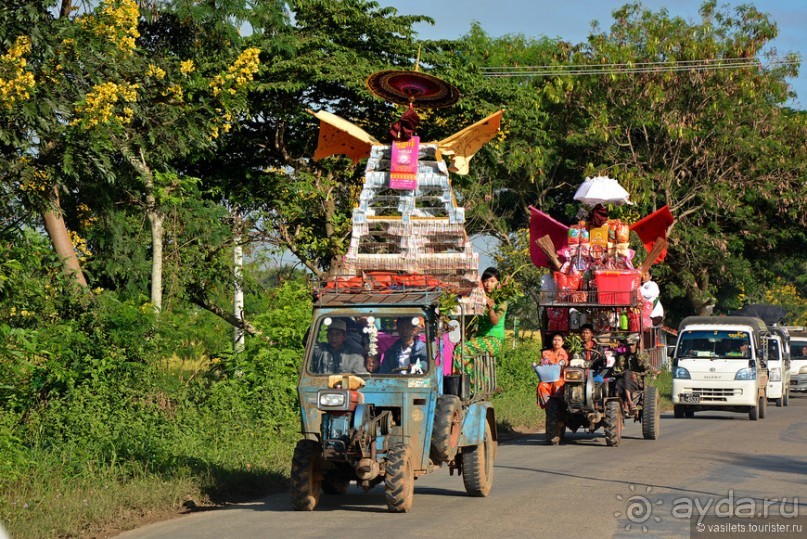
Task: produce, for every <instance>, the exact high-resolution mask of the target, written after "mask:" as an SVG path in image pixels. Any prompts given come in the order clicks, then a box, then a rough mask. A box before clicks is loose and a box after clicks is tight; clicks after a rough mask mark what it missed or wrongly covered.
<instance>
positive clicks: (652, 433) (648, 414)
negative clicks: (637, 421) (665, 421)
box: [642, 386, 661, 440]
mask: <svg viewBox="0 0 807 539" xmlns="http://www.w3.org/2000/svg"><path fill="white" fill-rule="evenodd" d="M659 408H660V407H659V397H658V389H657V388H655V387H653V386H650V387H648V388H647V389H645V391H644V403H643V404H642V436H644V439H645V440H657V439H658V437H659V431H660V428H661V411H660V409H659Z"/></svg>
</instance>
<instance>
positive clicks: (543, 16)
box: [376, 0, 807, 109]
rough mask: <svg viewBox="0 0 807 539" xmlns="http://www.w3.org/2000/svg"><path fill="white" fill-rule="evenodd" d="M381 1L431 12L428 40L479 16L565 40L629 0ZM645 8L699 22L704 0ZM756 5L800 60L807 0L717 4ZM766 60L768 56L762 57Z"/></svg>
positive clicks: (513, 29) (579, 38) (499, 29)
mask: <svg viewBox="0 0 807 539" xmlns="http://www.w3.org/2000/svg"><path fill="white" fill-rule="evenodd" d="M376 1H377V2H378V3H379V4H380V5H382V6H393V7H395V8H396V9H397V10H398V12H399V13H400V14H417V15H428V16H429V17H431V18H432V19H434V20H435V25H434V26H430V25H427V24H421V25H417V26H416V27H415V29H416V30H417V31H418V33H419V35H420V37H421V38H424V39H441V38H443V39H456V38H458V37H460V36H462V35H463V34H465V33H467V32H468V30H469V29H470V27H471V23H472V21H478V22H479V24H480V25H481V27H482V29H483V30H484V31H485V32H487V33H488V34H489V35H491V36H494V37H499V36H502V35H505V34H524V35H525V36H528V37H536V38H539V37H543V36H548V37H560V38H562V39H564V40H566V41H571V42H575V43H578V42H583V41H585V40H586V37H587V36H588V34H589V32H590V30H591V23H592V21H598V22H599V23H600V28H601V29H603V30H605V29H608V28H609V27H610V26H611V23H612V21H613V18H612V17H611V12H612V11H613V10H614V9H617V8H619V7H621V6H623V5H624V4H626V3H628V0H619V1H617V0H561V1H554V2H547V1H545V0H544V1H542V0H397V1H396V0H376ZM642 3H643V4H644V6H645V7H647V8H649V9H652V10H654V11H658V10H659V9H662V8H666V9H667V11H668V12H669V13H670V15H672V16H679V17H682V18H684V19H685V20H692V21H697V20H698V19H699V18H700V17H699V15H698V9H699V8H700V6H701V4H702V3H703V2H702V1H701V0H644V1H643V2H642ZM741 4H752V5H754V6H756V8H757V9H759V10H760V11H764V12H766V13H768V14H770V15H771V16H772V18H773V20H774V22H776V24H777V26H778V27H779V36H778V37H777V38H776V39H775V40H774V42H773V44H772V45H773V46H774V47H775V48H776V49H777V51H778V52H779V54H780V55H781V54H783V53H786V52H795V53H798V54H799V55H800V56H801V58H802V62H804V60H805V56H807V0H756V1H754V0H746V1H738V0H731V1H723V0H718V5H730V6H738V5H741ZM763 61H764V59H763ZM800 71H801V76H800V77H799V78H798V79H794V80H791V81H789V82H790V83H791V84H792V85H793V89H794V90H795V91H796V93H797V94H798V97H797V98H796V100H795V101H794V102H791V103H790V105H792V106H793V107H795V108H799V109H805V108H807V65H804V63H803V64H802V66H801V69H800Z"/></svg>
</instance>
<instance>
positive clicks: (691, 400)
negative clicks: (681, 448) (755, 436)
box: [672, 316, 768, 420]
mask: <svg viewBox="0 0 807 539" xmlns="http://www.w3.org/2000/svg"><path fill="white" fill-rule="evenodd" d="M767 337H768V328H767V326H766V325H765V322H763V321H762V320H761V319H759V318H754V317H749V316H690V317H687V318H685V319H684V320H683V321H682V322H681V325H680V326H679V329H678V342H677V344H676V347H675V352H674V357H673V368H672V371H673V381H672V401H673V411H674V415H675V417H676V418H682V417H692V416H693V415H694V414H695V412H696V411H699V410H722V411H732V412H740V413H747V414H748V417H749V418H750V419H751V420H757V419H760V418H764V417H765V414H766V411H767V406H768V398H767V386H768V366H767V357H766V356H767V348H766V347H765V346H764V344H765V340H766V339H767Z"/></svg>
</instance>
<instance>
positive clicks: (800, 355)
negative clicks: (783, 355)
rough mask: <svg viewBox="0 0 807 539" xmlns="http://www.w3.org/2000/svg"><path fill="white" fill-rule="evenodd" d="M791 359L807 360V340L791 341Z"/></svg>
mask: <svg viewBox="0 0 807 539" xmlns="http://www.w3.org/2000/svg"><path fill="white" fill-rule="evenodd" d="M790 359H807V340H796V339H791V340H790Z"/></svg>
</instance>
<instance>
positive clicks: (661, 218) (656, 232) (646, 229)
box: [630, 206, 675, 263]
mask: <svg viewBox="0 0 807 539" xmlns="http://www.w3.org/2000/svg"><path fill="white" fill-rule="evenodd" d="M673 221H675V218H674V217H673V214H672V213H670V207H669V206H664V207H663V208H659V209H658V210H656V211H654V212H653V213H651V214H650V215H646V216H645V217H642V218H641V219H640V220H638V221H636V222H635V223H633V224H632V225H631V226H630V229H631V230H633V231H634V232H636V235H637V236H639V239H640V240H642V243H643V244H644V248H645V249H647V252H648V253H649V252H650V251H652V250H653V244H654V243H656V239H657V238H664V239H665V240H666V239H667V229H668V228H670V225H672V224H673ZM665 256H667V248H666V247H665V248H664V249H663V250H662V251H661V255H659V257H658V258H657V259H656V260H654V261H653V262H654V263H655V262H661V261H662V260H664V257H665Z"/></svg>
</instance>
